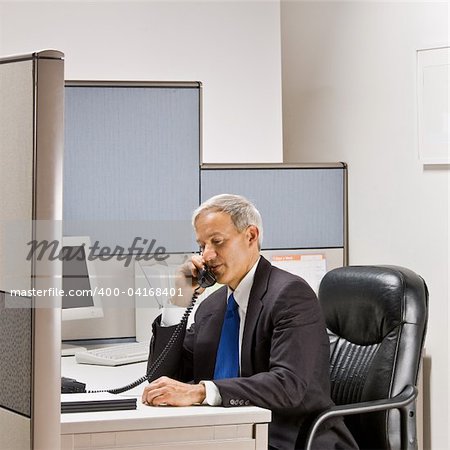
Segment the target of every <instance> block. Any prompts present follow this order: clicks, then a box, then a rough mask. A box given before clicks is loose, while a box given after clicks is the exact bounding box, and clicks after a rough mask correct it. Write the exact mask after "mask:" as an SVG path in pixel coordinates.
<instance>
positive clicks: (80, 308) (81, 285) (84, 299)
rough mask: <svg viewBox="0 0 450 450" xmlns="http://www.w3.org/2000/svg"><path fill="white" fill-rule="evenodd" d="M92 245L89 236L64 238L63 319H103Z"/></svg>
mask: <svg viewBox="0 0 450 450" xmlns="http://www.w3.org/2000/svg"><path fill="white" fill-rule="evenodd" d="M90 246H91V242H90V239H89V237H86V236H66V237H64V238H63V250H62V251H63V256H64V257H63V261H62V263H63V269H62V274H63V276H62V289H63V291H64V295H63V297H62V320H76V319H90V318H95V317H103V308H102V302H101V296H100V295H99V293H98V287H97V279H96V274H95V269H94V261H91V260H90V258H89V257H88V256H89V254H90V250H89V247H90Z"/></svg>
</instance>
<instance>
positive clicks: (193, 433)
mask: <svg viewBox="0 0 450 450" xmlns="http://www.w3.org/2000/svg"><path fill="white" fill-rule="evenodd" d="M145 369H146V363H138V364H130V365H127V366H120V367H101V366H91V365H82V364H77V363H76V362H75V358H74V357H65V358H62V368H61V372H62V375H63V376H67V377H72V378H76V379H77V380H78V381H82V382H84V383H86V388H87V389H88V390H93V389H100V388H103V389H105V388H112V387H119V386H122V385H124V384H128V383H129V382H131V381H133V380H135V379H136V378H139V377H140V376H142V375H143V374H144V373H145ZM144 386H145V384H142V385H141V386H138V387H137V388H134V389H133V390H131V391H129V392H127V393H123V394H121V396H130V395H131V396H135V397H138V400H137V409H136V410H131V411H130V410H125V411H106V412H95V413H71V414H61V442H62V445H61V447H62V449H65V450H75V449H77V450H81V449H83V450H84V449H96V448H110V449H119V448H121V449H125V448H131V447H132V448H133V449H134V450H144V449H151V450H159V449H166V450H167V449H169V448H170V449H171V450H172V449H173V450H175V449H180V450H181V449H183V450H190V449H192V450H200V449H217V450H229V449H230V448H233V449H237V450H250V449H252V450H256V449H257V450H263V449H264V450H265V449H267V432H268V422H270V420H271V412H270V411H269V410H266V409H262V408H258V407H255V406H244V407H235V408H223V407H211V406H190V407H168V406H164V407H150V406H146V405H143V404H142V403H141V401H140V395H141V393H142V391H143V388H144ZM86 396H89V394H86Z"/></svg>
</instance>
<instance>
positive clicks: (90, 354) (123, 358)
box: [75, 342, 149, 366]
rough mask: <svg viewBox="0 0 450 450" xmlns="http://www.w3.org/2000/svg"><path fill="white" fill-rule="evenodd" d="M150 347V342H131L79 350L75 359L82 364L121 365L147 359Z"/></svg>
mask: <svg viewBox="0 0 450 450" xmlns="http://www.w3.org/2000/svg"><path fill="white" fill-rule="evenodd" d="M148 349H149V343H148V342H130V343H128V344H117V345H111V346H110V347H103V348H96V349H92V350H87V351H85V352H77V353H76V354H75V360H76V362H77V363H80V364H93V365H99V366H121V365H123V364H132V363H137V362H141V361H147V359H148Z"/></svg>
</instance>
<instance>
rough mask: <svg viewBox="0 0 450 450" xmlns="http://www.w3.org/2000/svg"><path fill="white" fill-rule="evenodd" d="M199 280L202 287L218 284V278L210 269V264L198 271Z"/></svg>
mask: <svg viewBox="0 0 450 450" xmlns="http://www.w3.org/2000/svg"><path fill="white" fill-rule="evenodd" d="M197 281H198V284H199V285H200V287H202V288H207V287H210V286H213V285H214V284H216V282H217V280H216V277H215V276H214V274H213V273H212V272H211V270H209V267H208V266H204V267H203V269H200V270H199V271H198V276H197Z"/></svg>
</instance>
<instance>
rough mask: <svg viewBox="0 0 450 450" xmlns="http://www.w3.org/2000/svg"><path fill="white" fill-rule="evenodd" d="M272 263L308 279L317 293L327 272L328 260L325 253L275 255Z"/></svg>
mask: <svg viewBox="0 0 450 450" xmlns="http://www.w3.org/2000/svg"><path fill="white" fill-rule="evenodd" d="M272 264H273V265H274V266H276V267H279V268H280V269H284V270H286V271H287V272H291V273H293V274H294V275H298V276H299V277H301V278H303V279H304V280H306V281H307V282H308V284H309V285H310V286H311V287H312V289H313V290H314V292H315V293H316V294H317V292H318V291H319V285H320V282H321V281H322V278H323V277H324V275H325V274H326V272H327V260H326V258H325V255H323V254H303V255H299V254H288V255H273V256H272Z"/></svg>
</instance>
